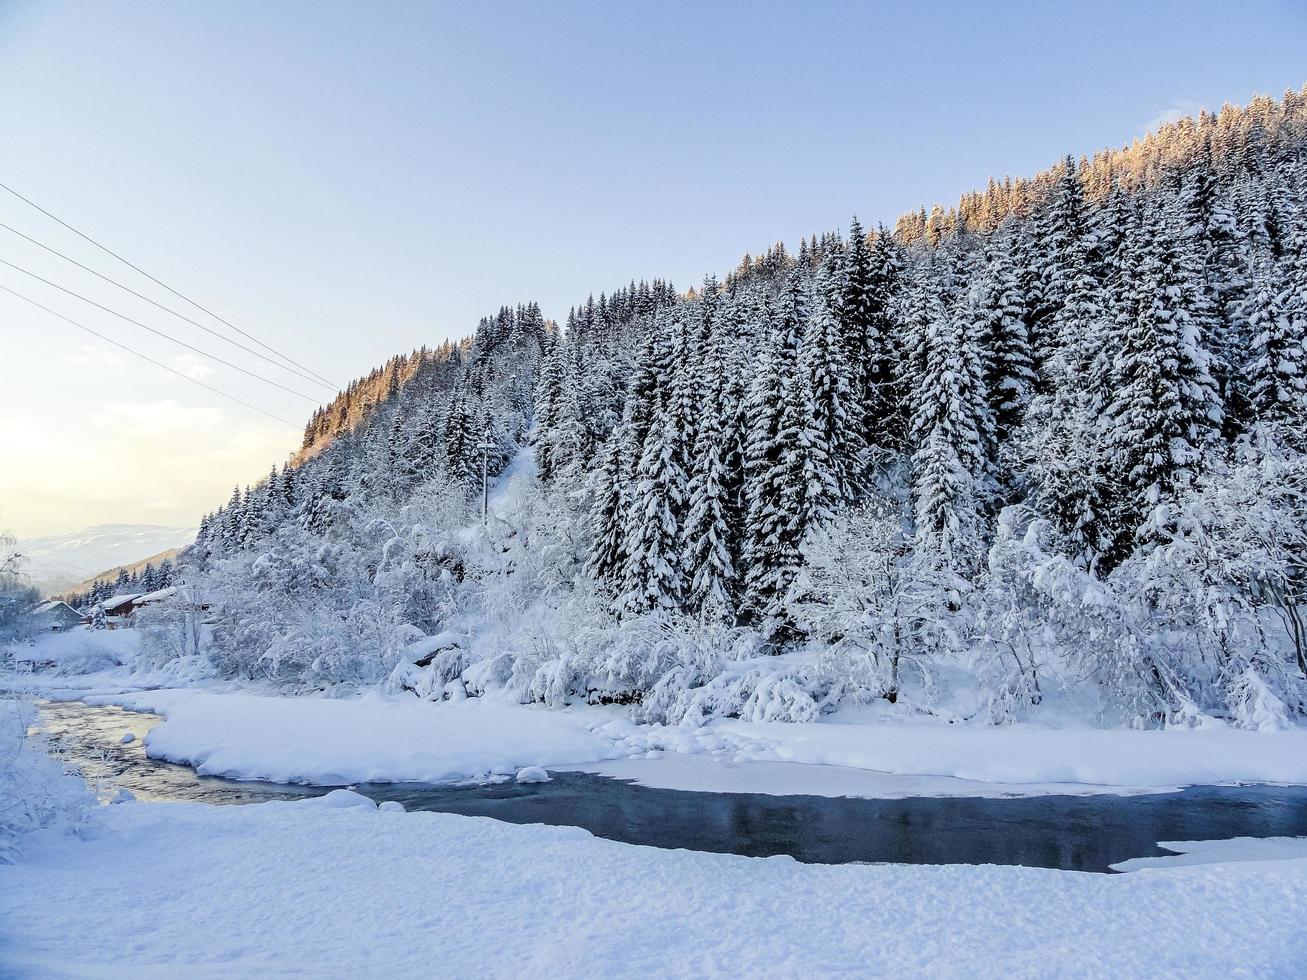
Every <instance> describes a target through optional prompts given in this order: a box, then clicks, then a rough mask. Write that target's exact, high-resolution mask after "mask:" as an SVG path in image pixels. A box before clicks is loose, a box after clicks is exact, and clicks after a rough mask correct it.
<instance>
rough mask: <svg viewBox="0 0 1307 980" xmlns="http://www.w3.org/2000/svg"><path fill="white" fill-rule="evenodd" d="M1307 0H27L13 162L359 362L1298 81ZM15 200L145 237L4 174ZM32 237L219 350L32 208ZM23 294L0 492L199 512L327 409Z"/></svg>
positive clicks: (2, 8) (347, 374) (253, 307)
mask: <svg viewBox="0 0 1307 980" xmlns="http://www.w3.org/2000/svg"><path fill="white" fill-rule="evenodd" d="M1305 10H1307V8H1304V6H1303V5H1302V4H1301V3H1291V2H1280V3H1238V4H1235V3H1201V2H1190V3H1151V4H1149V3H1119V4H1118V3H1098V4H1095V3H1086V2H1080V3H1029V4H1026V3H984V4H979V3H978V4H961V3H957V4H945V3H928V2H926V3H903V4H890V3H876V4H873V3H863V4H855V3H847V4H846V3H831V4H817V5H807V4H797V3H792V2H791V3H784V4H782V3H775V4H770V3H752V4H745V3H739V4H656V5H655V4H635V3H607V4H601V3H565V2H552V3H544V2H541V3H536V4H518V3H503V2H501V3H495V4H469V3H458V4H439V5H437V4H418V3H404V4H401V3H381V4H366V5H365V4H343V3H298V2H295V3H292V2H277V3H270V2H260V3H243V2H223V3H173V4H165V3H141V2H127V3H110V2H95V3H54V2H43V3H35V2H31V3H28V2H22V0H8V2H0V134H2V135H0V182H3V183H6V184H9V185H10V186H12V187H14V188H15V189H17V190H19V191H20V192H22V193H23V194H25V195H27V196H29V197H31V198H33V199H34V200H36V201H37V202H38V203H40V204H42V205H43V206H45V207H47V208H49V209H50V210H52V211H54V212H55V213H56V214H58V215H60V216H61V217H63V218H64V219H65V220H68V221H70V222H71V223H72V224H74V225H77V226H79V227H80V228H82V229H83V230H85V231H87V232H89V233H90V234H92V235H94V236H96V237H99V238H100V239H101V240H103V241H104V242H105V243H106V244H108V245H110V246H111V247H113V248H115V249H116V250H118V251H120V252H121V253H123V254H124V255H126V256H127V257H128V258H131V259H132V260H134V261H135V262H137V263H138V264H140V265H142V266H143V267H144V268H146V269H147V270H149V271H151V272H152V273H154V274H155V275H157V276H159V277H160V278H162V279H163V280H164V281H166V282H168V283H170V284H171V285H174V286H175V287H177V288H179V289H181V290H182V291H183V292H187V293H189V294H190V295H192V296H194V297H195V298H196V299H199V300H200V301H201V302H203V303H205V304H206V305H209V306H210V307H211V308H213V309H217V310H219V311H221V312H222V313H223V314H224V315H225V316H227V317H228V318H229V319H231V320H232V321H233V322H235V323H237V324H238V325H240V326H242V327H244V328H245V329H247V330H250V331H252V332H255V333H257V334H258V335H259V336H260V337H261V338H263V339H265V340H267V341H268V342H269V343H271V344H273V345H274V346H280V347H284V348H289V349H293V350H294V351H295V352H296V353H297V354H298V355H299V356H300V358H301V359H302V360H304V361H305V362H306V363H307V364H309V365H310V366H311V367H313V368H314V369H315V370H317V371H319V372H322V373H323V374H326V375H327V376H329V377H331V378H332V379H333V380H336V381H340V382H342V383H343V382H345V381H348V380H349V379H350V378H351V377H353V376H355V375H357V374H359V373H361V372H363V371H366V370H367V369H368V368H369V367H371V366H372V365H375V364H377V363H379V362H380V361H382V360H384V359H385V358H386V357H387V356H389V355H390V354H392V353H394V352H396V351H399V350H407V349H409V348H412V347H414V346H417V345H419V344H421V343H423V342H427V343H437V342H439V341H440V340H442V339H444V338H445V337H449V336H457V335H462V334H465V333H468V332H469V331H470V330H471V329H472V328H473V327H474V326H475V323H476V320H477V319H478V317H479V316H480V315H481V314H482V313H485V312H490V311H493V310H494V309H495V308H497V307H498V306H499V305H500V304H501V303H516V302H519V301H524V300H528V299H536V300H538V301H539V302H540V303H541V304H542V306H543V308H544V310H545V313H546V315H548V316H554V317H559V318H561V317H563V316H565V315H566V312H567V307H568V305H570V304H572V303H574V302H577V301H579V300H582V299H584V297H585V295H586V293H588V292H590V291H592V290H593V291H595V292H598V291H599V290H606V289H611V288H613V287H615V286H617V285H620V284H621V283H624V282H626V281H628V280H630V279H631V278H633V277H634V278H641V277H644V278H652V277H655V276H662V277H668V278H671V279H672V280H673V281H674V282H676V283H677V285H680V286H686V285H689V284H690V283H692V282H695V281H698V280H699V279H700V278H702V276H703V275H704V274H705V273H708V272H716V273H721V272H724V271H725V270H726V269H728V268H729V267H730V266H731V265H732V264H733V263H734V262H735V260H736V259H738V258H739V256H740V255H741V254H742V253H743V252H745V251H746V250H747V251H757V250H759V249H761V248H765V247H766V246H767V245H768V244H769V243H770V242H772V241H775V240H777V239H783V240H785V241H787V242H789V243H794V242H795V241H796V240H797V239H798V237H799V236H800V235H806V234H808V233H810V232H813V231H821V230H824V229H828V228H835V227H841V228H842V227H844V226H846V225H847V222H848V218H849V215H850V214H851V213H852V212H854V211H856V212H857V213H858V214H859V215H860V216H861V217H862V218H863V220H864V221H865V222H868V223H874V222H875V221H877V220H884V221H887V222H889V221H892V220H893V219H894V218H895V217H896V216H897V215H898V214H900V213H901V212H903V211H905V210H908V209H911V208H915V207H918V206H921V205H930V204H931V203H934V202H938V201H942V202H945V203H947V202H950V201H953V200H955V199H956V198H957V196H958V194H959V193H960V192H961V191H963V190H967V189H970V188H975V187H980V186H983V185H984V183H985V181H986V179H987V178H988V177H989V176H990V175H994V176H998V177H1001V176H1003V175H1004V174H1013V175H1024V174H1029V173H1031V172H1033V171H1035V170H1038V169H1041V168H1043V167H1045V166H1047V165H1048V164H1049V163H1050V162H1052V161H1053V160H1055V159H1056V158H1058V157H1060V156H1061V155H1063V154H1065V153H1068V152H1071V153H1076V154H1079V153H1082V152H1090V151H1093V150H1094V149H1096V148H1099V147H1102V146H1106V145H1120V144H1122V143H1125V142H1128V141H1129V140H1130V139H1132V138H1133V137H1135V136H1138V135H1140V134H1141V133H1142V132H1143V131H1144V130H1145V128H1146V127H1147V126H1148V125H1150V123H1152V122H1154V121H1156V120H1157V119H1159V118H1162V117H1165V116H1167V115H1168V114H1171V113H1174V112H1175V111H1176V110H1186V111H1190V110H1193V109H1194V108H1196V107H1197V106H1200V105H1205V106H1209V107H1213V108H1215V107H1218V106H1219V105H1220V104H1221V103H1222V102H1223V101H1231V102H1245V101H1247V99H1248V98H1249V97H1250V96H1251V95H1252V94H1253V93H1255V92H1269V93H1272V94H1277V95H1278V94H1279V93H1280V92H1281V91H1283V89H1284V88H1285V87H1287V86H1292V87H1295V88H1297V87H1300V86H1301V85H1302V84H1303V82H1304V81H1307V59H1304V57H1303V52H1304V51H1307V13H1304V11H1305ZM0 221H4V222H6V223H8V224H12V225H14V226H15V227H19V228H21V229H22V230H24V231H25V232H27V233H28V234H31V235H33V236H35V237H38V238H41V239H42V240H43V241H46V242H48V243H49V244H51V245H54V246H56V247H58V248H60V249H62V250H65V251H68V252H69V253H70V254H75V255H76V256H77V257H79V258H81V259H82V260H84V261H88V263H92V262H93V264H95V265H96V267H97V268H102V269H103V270H104V271H106V272H109V273H111V274H113V275H115V276H116V275H119V274H120V273H122V270H121V269H118V268H116V267H114V266H113V265H112V264H111V263H110V262H108V261H107V260H105V259H104V258H103V257H102V256H99V255H97V254H96V253H95V252H94V250H91V249H89V247H87V246H85V245H84V243H79V242H78V241H77V240H76V239H74V238H72V237H71V236H69V235H68V234H67V233H66V232H63V231H62V230H61V229H58V228H57V226H53V225H51V224H49V223H48V222H46V221H45V219H42V218H41V217H40V216H39V215H37V214H35V213H34V212H31V211H30V210H28V209H27V208H26V207H25V206H24V205H22V204H21V203H19V202H17V201H16V200H14V199H12V198H10V197H8V196H7V195H5V194H3V192H0ZM0 257H2V258H6V259H9V260H10V261H14V262H18V263H20V264H23V265H26V266H28V267H30V268H33V269H35V270H37V271H42V272H43V273H44V274H47V275H50V277H52V278H55V277H57V278H58V279H59V281H61V282H64V283H67V284H68V285H70V286H73V287H74V288H78V289H79V290H82V291H85V292H86V293H87V294H88V295H93V296H94V297H96V298H98V299H100V300H102V301H104V302H106V303H112V305H114V306H115V308H118V309H120V310H122V311H123V312H127V313H130V314H132V315H138V316H141V318H143V319H144V318H147V317H148V322H150V323H152V324H155V325H157V326H160V327H164V328H167V329H169V330H174V331H175V332H176V333H177V334H178V335H181V336H185V337H187V338H188V339H191V340H193V341H194V342H195V343H196V344H197V345H198V346H201V347H204V348H208V349H212V350H214V351H215V352H219V351H220V350H221V348H220V347H219V345H218V344H217V342H215V341H213V340H212V339H211V338H208V337H205V336H203V335H202V334H199V333H198V332H197V331H195V330H194V329H193V328H191V327H187V326H186V325H185V324H182V323H180V322H177V321H172V320H170V319H169V318H167V317H165V316H164V315H162V314H158V313H157V312H156V311H151V310H150V308H149V307H146V306H142V305H141V304H140V303H138V302H136V301H134V300H131V299H130V297H125V296H123V295H121V294H116V293H115V291H114V290H112V289H111V288H110V287H102V286H100V285H96V284H95V283H94V282H93V281H91V280H89V279H88V277H86V276H85V275H84V274H82V273H79V272H77V271H76V270H73V269H70V268H68V267H65V266H62V265H61V264H60V263H58V261H57V260H48V258H46V257H42V256H41V255H40V254H39V253H38V251H37V250H35V249H34V248H33V247H32V246H30V245H27V244H26V243H23V242H22V241H20V240H19V239H16V238H14V237H13V236H11V235H9V234H8V233H7V232H4V231H3V230H0ZM123 274H125V273H123ZM0 283H3V284H4V285H8V286H11V287H14V288H19V289H23V290H25V291H27V292H29V294H31V295H33V296H35V297H37V298H40V299H42V301H43V302H46V303H47V305H51V306H54V307H57V308H58V309H59V310H61V311H62V312H65V313H67V314H69V315H71V316H74V317H75V318H80V319H82V320H83V322H85V323H87V324H88V325H91V326H95V327H97V329H102V330H103V331H104V332H106V333H109V334H111V335H112V336H114V337H116V338H118V339H121V340H122V341H124V342H127V343H131V344H135V345H137V346H139V347H140V348H142V349H144V350H146V351H148V352H149V353H151V354H152V355H154V356H158V357H160V358H162V359H166V360H169V361H170V362H171V361H172V359H173V358H174V357H176V356H177V354H178V353H179V352H178V351H177V350H175V349H171V348H169V347H168V346H167V345H165V344H163V343H162V342H156V341H154V340H152V339H151V338H149V337H148V336H147V335H145V334H144V332H143V331H141V330H139V329H138V328H136V327H132V326H130V325H128V324H126V323H122V322H116V321H114V320H113V319H112V318H111V317H108V316H106V315H103V314H99V313H96V312H95V311H89V312H88V311H87V309H86V308H85V307H83V306H82V304H80V303H78V302H77V301H75V300H72V299H69V298H67V297H60V296H58V294H56V293H54V292H52V291H51V290H49V289H48V288H46V287H42V286H39V285H36V286H34V285H32V284H30V283H29V282H25V281H24V277H22V276H21V275H20V274H19V273H16V272H13V271H12V270H9V269H7V268H2V267H0ZM0 330H3V333H4V337H5V345H4V349H5V354H4V355H3V356H0V391H3V392H4V393H5V409H4V411H3V413H0V453H3V454H4V455H5V458H3V459H0V527H8V528H11V529H14V530H16V531H18V532H19V533H20V534H36V533H43V532H47V531H55V530H63V529H70V528H75V527H80V526H84V525H87V524H91V523H99V522H105V521H152V522H160V523H170V524H171V523H188V522H190V521H192V520H193V519H194V518H195V516H196V515H198V513H199V512H200V511H201V510H203V509H207V508H209V507H211V506H213V505H214V504H216V503H218V502H219V501H221V500H222V499H224V498H225V497H226V495H227V493H228V492H229V488H230V485H231V484H232V483H233V482H235V481H237V480H240V481H241V482H245V481H247V480H250V479H253V478H255V477H256V476H257V475H258V474H259V473H261V472H263V471H265V470H266V468H267V466H268V464H269V463H271V462H273V461H274V460H280V459H282V458H284V456H285V453H286V452H287V450H289V449H290V448H291V447H292V446H293V445H294V443H295V442H296V441H297V439H298V432H297V431H295V430H288V429H286V428H285V427H279V426H277V425H276V424H275V423H272V422H269V421H268V420H266V419H264V418H262V417H260V416H258V415H252V414H250V413H248V412H245V411H244V410H242V409H240V408H237V407H235V406H231V405H229V404H226V403H223V402H222V401H221V400H220V399H218V398H216V397H215V396H212V395H210V394H208V393H206V392H204V391H202V390H200V389H198V388H195V387H193V386H190V385H187V384H186V383H185V382H182V381H180V380H177V379H174V378H171V377H169V376H168V375H165V374H163V373H161V372H159V371H158V370H157V369H155V368H151V367H149V366H147V365H143V364H139V363H133V362H130V361H129V360H126V359H123V360H122V361H121V363H116V361H117V360H118V359H117V358H115V357H112V356H110V355H109V353H108V351H107V350H106V349H105V348H104V346H103V345H100V344H97V343H95V342H94V341H91V340H89V338H85V337H83V336H79V335H78V334H76V333H75V332H74V331H72V329H71V328H69V327H66V326H64V325H62V324H60V323H59V322H58V321H53V320H51V319H49V318H48V317H46V316H45V315H44V314H41V313H39V312H36V311H32V310H29V309H26V308H24V307H23V306H22V304H20V303H18V302H17V301H14V300H11V299H10V298H8V297H7V296H4V297H0ZM223 353H224V356H228V355H229V354H230V355H231V356H232V357H233V359H239V360H241V361H242V363H248V358H245V357H244V356H243V355H241V354H240V353H239V352H231V351H230V349H227V350H226V351H223ZM177 363H178V364H179V365H180V366H182V367H183V368H185V369H187V370H200V371H204V370H210V371H211V373H209V374H207V376H206V378H207V380H208V381H210V382H211V383H214V384H217V385H221V386H223V387H225V388H227V389H229V390H231V391H233V392H235V393H237V394H240V395H241V396H242V397H246V398H248V399H250V400H253V401H257V402H258V403H259V404H260V405H262V406H264V407H266V408H268V409H269V410H270V411H274V412H276V413H278V414H281V415H284V416H286V417H287V418H290V419H292V420H294V421H296V422H297V423H298V422H300V421H302V420H303V419H304V418H306V417H307V414H308V412H309V411H310V410H311V407H312V406H311V405H309V404H308V403H306V402H299V401H297V400H296V399H294V398H292V397H291V396H289V395H284V394H282V393H280V392H277V391H275V390H271V389H267V390H264V389H262V388H261V386H259V385H258V384H257V383H256V382H253V381H250V380H248V379H244V378H242V377H241V376H240V375H236V374H233V373H232V372H230V371H228V370H227V369H224V368H221V367H217V366H214V365H207V366H202V365H196V364H195V363H193V362H191V361H179V362H177ZM292 380H293V379H292ZM297 384H298V383H297ZM301 387H303V386H302V385H301Z"/></svg>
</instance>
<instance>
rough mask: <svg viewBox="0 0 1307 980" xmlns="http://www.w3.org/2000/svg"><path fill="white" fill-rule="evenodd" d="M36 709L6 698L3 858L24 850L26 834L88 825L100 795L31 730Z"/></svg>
mask: <svg viewBox="0 0 1307 980" xmlns="http://www.w3.org/2000/svg"><path fill="white" fill-rule="evenodd" d="M34 717H35V712H34V710H33V709H32V707H31V706H30V705H28V704H26V703H24V702H22V701H19V700H17V699H15V698H11V697H4V698H0V863H5V862H12V861H14V860H16V859H17V857H18V856H19V855H20V854H21V847H22V840H21V839H22V837H23V835H25V834H27V833H30V832H31V831H34V830H40V829H42V828H45V827H64V828H66V829H68V830H69V831H72V832H82V831H84V830H85V829H87V828H88V826H89V825H90V823H91V821H92V820H93V819H94V816H95V813H96V802H95V798H94V797H93V796H92V795H91V792H90V791H89V789H88V788H87V786H86V782H85V781H84V780H83V779H82V777H81V776H80V775H79V774H77V773H76V772H73V771H71V770H69V769H67V768H66V767H65V766H64V765H62V764H61V763H60V762H59V760H58V759H56V758H54V757H52V756H51V755H49V754H48V753H47V752H46V751H45V743H44V740H43V739H42V738H40V737H39V736H33V735H28V734H27V732H28V728H29V726H30V725H31V724H32V722H33V720H34Z"/></svg>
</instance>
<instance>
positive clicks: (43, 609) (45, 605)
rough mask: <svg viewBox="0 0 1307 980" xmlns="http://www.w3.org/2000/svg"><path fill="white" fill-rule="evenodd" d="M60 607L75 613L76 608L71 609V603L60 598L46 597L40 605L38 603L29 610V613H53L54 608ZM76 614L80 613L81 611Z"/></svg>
mask: <svg viewBox="0 0 1307 980" xmlns="http://www.w3.org/2000/svg"><path fill="white" fill-rule="evenodd" d="M60 608H63V609H67V610H68V612H69V613H77V610H76V609H73V608H72V606H71V605H68V604H67V602H64V600H61V598H47V600H46V601H44V602H42V604H41V605H38V606H37V608H35V609H33V610H31V614H33V615H44V614H46V613H54V612H55V610H58V609H60ZM77 614H78V615H81V613H77Z"/></svg>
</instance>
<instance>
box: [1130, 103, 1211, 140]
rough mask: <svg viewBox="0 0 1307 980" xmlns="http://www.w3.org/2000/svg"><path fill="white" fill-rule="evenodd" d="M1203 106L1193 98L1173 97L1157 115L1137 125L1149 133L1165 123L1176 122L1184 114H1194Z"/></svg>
mask: <svg viewBox="0 0 1307 980" xmlns="http://www.w3.org/2000/svg"><path fill="white" fill-rule="evenodd" d="M1203 108H1204V106H1203V104H1202V103H1201V102H1195V101H1194V100H1193V99H1183V98H1181V99H1175V100H1173V101H1172V102H1171V105H1170V106H1169V107H1168V108H1166V109H1163V110H1162V111H1161V112H1159V113H1158V114H1157V115H1155V116H1153V118H1152V119H1149V120H1148V121H1147V122H1146V123H1144V124H1143V125H1142V126H1140V127H1139V129H1140V130H1141V131H1142V132H1144V133H1151V132H1153V131H1154V130H1157V129H1160V128H1161V127H1163V126H1165V125H1166V124H1167V123H1173V122H1178V121H1179V120H1181V119H1183V118H1184V117H1185V116H1196V115H1198V113H1199V112H1200V111H1202V109H1203Z"/></svg>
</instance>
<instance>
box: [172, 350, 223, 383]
mask: <svg viewBox="0 0 1307 980" xmlns="http://www.w3.org/2000/svg"><path fill="white" fill-rule="evenodd" d="M172 366H173V367H175V368H176V369H177V370H178V371H180V372H181V373H182V374H184V375H186V377H188V378H207V377H208V376H209V375H211V374H212V373H213V366H212V365H211V364H209V362H208V361H206V360H205V359H204V358H202V357H196V356H195V355H194V354H179V355H178V356H177V357H174V358H173V359H172Z"/></svg>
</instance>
